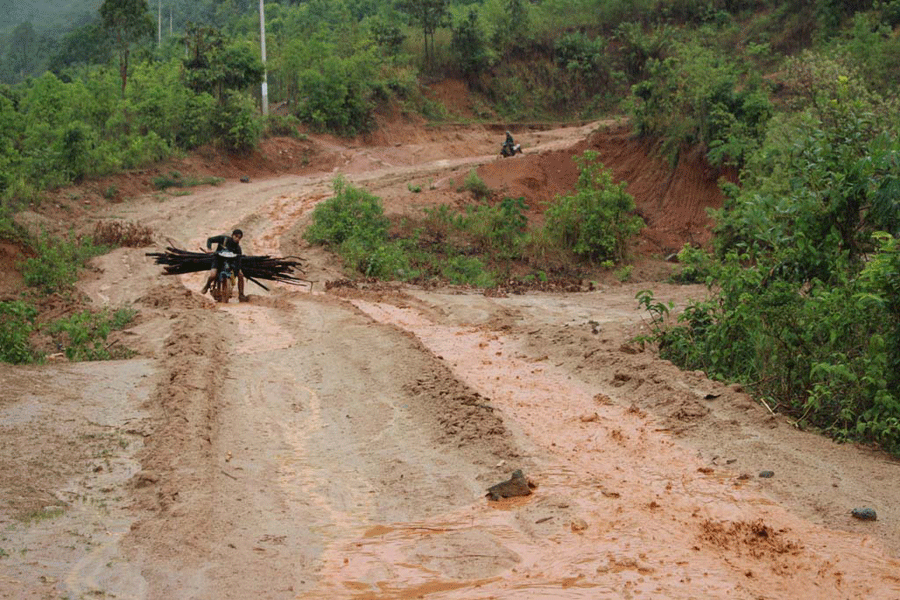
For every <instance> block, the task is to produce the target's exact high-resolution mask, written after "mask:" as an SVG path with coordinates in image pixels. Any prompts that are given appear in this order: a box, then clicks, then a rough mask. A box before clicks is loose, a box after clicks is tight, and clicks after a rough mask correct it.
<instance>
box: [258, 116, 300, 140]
mask: <svg viewBox="0 0 900 600" xmlns="http://www.w3.org/2000/svg"><path fill="white" fill-rule="evenodd" d="M301 125H302V124H301V122H300V119H298V118H297V117H295V116H294V115H269V116H268V118H267V119H266V122H265V125H264V128H263V133H264V135H265V136H266V137H292V138H295V139H300V126H301Z"/></svg>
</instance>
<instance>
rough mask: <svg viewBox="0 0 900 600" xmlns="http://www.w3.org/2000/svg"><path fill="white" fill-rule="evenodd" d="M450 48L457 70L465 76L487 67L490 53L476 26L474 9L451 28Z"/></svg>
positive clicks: (479, 29)
mask: <svg viewBox="0 0 900 600" xmlns="http://www.w3.org/2000/svg"><path fill="white" fill-rule="evenodd" d="M450 48H451V50H453V54H454V56H455V57H456V64H457V68H458V69H459V70H460V71H461V72H462V73H463V74H465V75H476V74H478V73H480V72H481V71H483V70H484V69H485V68H486V67H487V66H488V64H489V62H490V53H489V52H488V47H487V44H486V42H485V39H484V34H483V33H482V31H481V27H480V26H479V24H478V11H477V10H476V9H474V8H470V9H469V14H468V16H467V17H466V18H464V19H462V20H460V21H459V23H458V24H457V25H456V26H455V27H453V39H452V40H451V42H450Z"/></svg>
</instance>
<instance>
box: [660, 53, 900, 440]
mask: <svg viewBox="0 0 900 600" xmlns="http://www.w3.org/2000/svg"><path fill="white" fill-rule="evenodd" d="M785 73H786V79H787V80H788V81H789V83H790V86H791V89H793V90H795V91H796V92H797V94H796V96H795V98H794V99H793V100H794V105H795V107H796V112H794V113H793V114H788V115H780V116H778V117H776V118H774V119H772V120H771V121H770V123H769V125H768V132H767V135H766V136H765V138H764V142H763V144H762V146H761V148H760V149H759V150H758V151H756V152H754V153H753V155H752V156H751V157H750V159H749V160H748V161H747V163H746V167H745V170H744V174H743V177H742V179H743V181H742V183H743V187H741V188H737V187H735V186H726V188H725V189H726V202H725V207H724V208H723V210H721V211H718V212H716V213H715V216H716V220H717V232H718V234H719V235H718V242H717V245H718V257H719V260H718V261H711V260H708V259H707V258H706V257H700V256H696V255H694V256H692V255H691V254H688V255H685V256H684V257H683V260H684V261H685V262H686V263H687V264H688V265H689V266H690V269H689V268H688V267H686V268H685V271H684V272H683V274H685V273H689V274H690V275H691V277H692V278H694V279H700V278H701V277H702V278H704V279H705V280H706V281H707V283H708V284H709V285H710V287H711V289H712V290H713V291H714V294H713V295H712V296H711V297H710V299H708V300H704V301H702V302H695V303H692V304H690V305H689V306H688V307H687V308H685V310H684V311H683V312H682V313H681V314H680V315H679V317H678V324H677V325H676V326H669V327H666V328H659V329H658V330H657V331H656V332H655V339H656V340H657V341H658V342H659V347H660V352H661V354H662V355H663V356H665V357H666V358H669V359H671V360H673V361H674V362H676V363H677V364H679V365H682V366H684V367H686V368H691V369H703V370H705V371H706V372H707V373H708V374H710V375H711V376H713V377H719V378H727V379H731V380H738V381H742V382H744V383H745V384H747V385H748V386H749V387H750V388H751V389H752V390H753V391H754V393H755V394H756V395H757V396H758V397H760V398H763V399H765V400H766V402H767V403H768V404H769V405H770V406H772V407H773V408H775V409H777V410H782V411H785V412H788V413H789V414H792V415H793V416H794V417H795V418H796V419H797V422H798V424H799V425H801V426H808V427H818V428H821V429H823V430H826V431H828V432H829V433H831V434H832V435H833V436H835V437H836V438H838V439H861V440H867V441H870V442H875V443H877V444H879V445H881V446H883V447H884V448H886V449H888V450H891V451H893V452H900V375H898V373H900V304H898V301H897V300H896V298H897V297H898V295H897V293H898V291H900V275H898V273H900V258H898V241H897V236H898V235H900V202H898V200H897V198H898V195H897V191H898V190H900V161H898V160H897V157H898V156H900V140H898V132H897V131H896V127H895V120H894V119H893V117H892V115H893V114H895V113H894V112H893V110H892V108H891V107H890V105H889V103H886V102H885V101H883V100H882V99H881V98H880V97H879V96H877V95H875V94H873V93H871V92H870V91H869V89H868V87H867V86H866V85H865V83H864V81H863V78H862V77H860V76H859V75H858V74H857V73H856V72H855V71H854V70H852V69H849V68H848V67H847V65H845V64H844V63H843V62H841V60H835V59H833V58H825V57H822V56H817V55H805V56H802V57H800V58H799V59H798V60H796V61H789V62H788V64H787V66H786V69H785ZM683 252H684V251H683ZM651 304H652V303H651ZM645 307H647V308H649V307H650V304H645Z"/></svg>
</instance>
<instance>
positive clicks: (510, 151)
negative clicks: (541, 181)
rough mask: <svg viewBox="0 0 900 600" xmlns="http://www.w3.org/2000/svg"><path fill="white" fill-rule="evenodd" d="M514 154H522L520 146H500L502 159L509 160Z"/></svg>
mask: <svg viewBox="0 0 900 600" xmlns="http://www.w3.org/2000/svg"><path fill="white" fill-rule="evenodd" d="M516 154H522V144H513V145H509V144H503V145H502V146H500V156H502V157H503V158H509V157H511V156H515V155H516Z"/></svg>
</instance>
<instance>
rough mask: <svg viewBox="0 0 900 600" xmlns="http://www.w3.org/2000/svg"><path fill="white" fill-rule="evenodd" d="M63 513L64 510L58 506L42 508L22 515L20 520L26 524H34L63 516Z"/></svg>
mask: <svg viewBox="0 0 900 600" xmlns="http://www.w3.org/2000/svg"><path fill="white" fill-rule="evenodd" d="M65 513H66V510H65V509H64V508H61V507H59V506H53V507H49V508H42V509H41V510H36V511H33V512H30V513H28V514H26V515H23V516H22V522H23V523H26V524H27V525H35V524H37V523H41V522H42V521H50V520H51V519H56V518H58V517H61V516H63V515H64V514H65Z"/></svg>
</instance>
